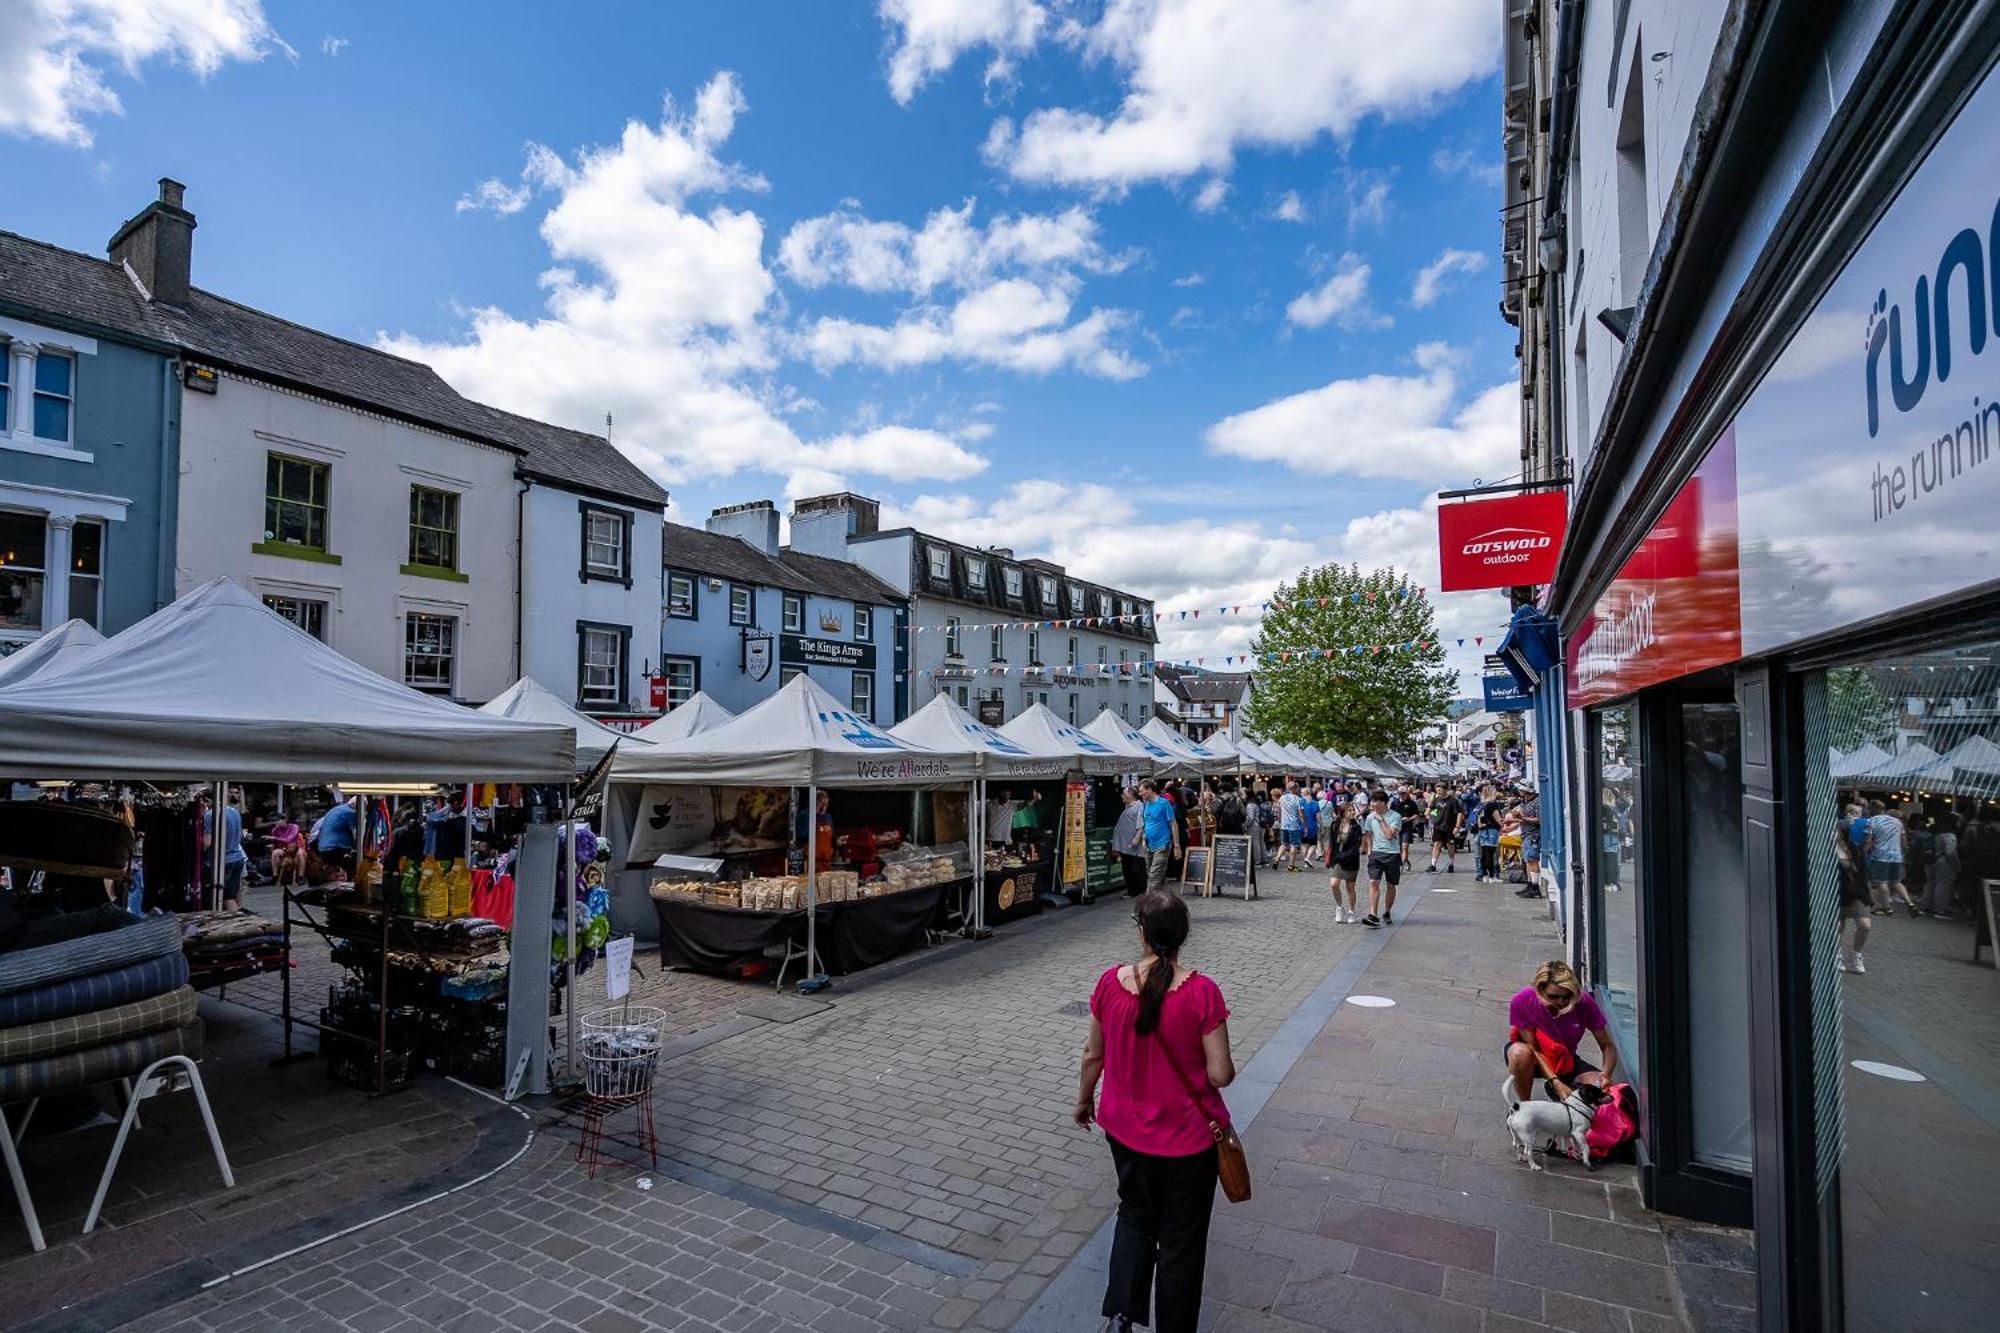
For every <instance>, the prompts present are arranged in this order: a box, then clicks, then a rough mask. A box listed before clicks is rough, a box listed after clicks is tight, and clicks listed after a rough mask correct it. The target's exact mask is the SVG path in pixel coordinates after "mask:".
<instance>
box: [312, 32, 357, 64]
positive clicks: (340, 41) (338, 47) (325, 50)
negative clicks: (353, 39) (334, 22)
mask: <svg viewBox="0 0 2000 1333" xmlns="http://www.w3.org/2000/svg"><path fill="white" fill-rule="evenodd" d="M349 45H350V43H349V42H348V40H347V38H345V37H335V36H334V35H333V34H332V33H328V34H327V35H326V36H324V37H322V38H320V39H319V49H320V54H322V55H326V56H330V57H332V58H333V59H335V60H338V59H340V53H341V52H342V51H345V50H346V49H347V48H348V46H349Z"/></svg>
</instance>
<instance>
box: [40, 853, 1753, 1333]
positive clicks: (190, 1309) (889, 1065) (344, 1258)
mask: <svg viewBox="0 0 2000 1333" xmlns="http://www.w3.org/2000/svg"><path fill="white" fill-rule="evenodd" d="M1324 883H1325V881H1324V879H1323V878H1322V877H1321V876H1319V875H1317V874H1296V875H1291V874H1276V875H1272V876H1267V882H1266V885H1265V889H1264V896H1263V897H1262V898H1261V899H1259V900H1257V901H1254V902H1244V901H1241V900H1223V899H1206V900H1197V901H1196V902H1194V903H1193V904H1192V908H1193V916H1194V923H1195V924H1194V934H1193V936H1192V938H1191V940H1190V943H1189V946H1188V950H1187V957H1188V959H1189V960H1190V961H1191V963H1192V964H1193V965H1194V966H1196V967H1198V968H1200V969H1201V970H1203V971H1204V972H1207V973H1209V974H1210V975H1212V976H1213V977H1215V978H1216V979H1217V981H1218V982H1219V983H1220V984H1221V986H1222V988H1223V990H1224V993H1225V995H1226V996H1227V998H1228V1000H1229V1003H1230V1006H1231V1010H1232V1016H1231V1032H1232V1036H1233V1037H1234V1040H1235V1044H1236V1048H1237V1058H1238V1063H1239V1066H1240V1067H1241V1069H1242V1074H1241V1076H1240V1077H1239V1080H1238V1084H1237V1086H1236V1088H1234V1089H1232V1090H1231V1093H1230V1098H1231V1101H1232V1105H1234V1106H1236V1107H1237V1111H1236V1114H1237V1115H1238V1118H1239V1120H1241V1119H1243V1118H1245V1117H1246V1116H1249V1117H1251V1118H1250V1119H1249V1128H1248V1131H1247V1133H1246V1135H1245V1137H1246V1141H1247V1144H1248V1149H1249V1153H1250V1158H1251V1161H1252V1163H1253V1165H1254V1167H1255V1170H1256V1172H1257V1194H1256V1197H1255V1198H1254V1199H1253V1200H1252V1201H1251V1202H1249V1203H1247V1204H1243V1205H1231V1204H1228V1203H1227V1202H1223V1201H1220V1200H1218V1203H1217V1205H1216V1207H1217V1217H1216V1223H1215V1230H1214V1234H1213V1237H1212V1244H1211V1253H1210V1262H1209V1279H1208V1298H1209V1299H1208V1306H1209V1308H1208V1309H1207V1310H1206V1311H1205V1312H1204V1314H1205V1318H1204V1326H1205V1327H1212V1328H1215V1329H1218V1330H1222V1329H1303V1328H1341V1329H1387V1328H1403V1327H1423V1328H1425V1329H1436V1330H1445V1329H1480V1328H1486V1329H1495V1330H1498V1329H1511V1328H1520V1327H1528V1326H1534V1325H1537V1324H1546V1325H1547V1326H1550V1327H1557V1328H1567V1329H1576V1330H1585V1329H1590V1330H1596V1329H1618V1330H1631V1333H1640V1331H1641V1330H1653V1329H1662V1328H1672V1327H1695V1328H1730V1327H1748V1326H1750V1322H1751V1315H1750V1313H1749V1311H1748V1309H1747V1308H1746V1307H1747V1306H1748V1305H1749V1304H1750V1277H1749V1274H1748V1272H1747V1269H1748V1266H1749V1265H1748V1260H1747V1255H1748V1246H1747V1243H1746V1242H1744V1241H1742V1240H1741V1239H1740V1238H1738V1237H1736V1236H1734V1235H1732V1234H1729V1233H1720V1232H1714V1231H1712V1230H1708V1229H1699V1228H1685V1229H1676V1230H1666V1229H1663V1228H1662V1227H1661V1226H1660V1225H1658V1223H1657V1222H1656V1221H1655V1220H1654V1219H1653V1218H1652V1217H1651V1216H1650V1215H1648V1214H1646V1213H1644V1212H1643V1211H1642V1210H1641V1209H1640V1207H1639V1205H1638V1198H1637V1193H1636V1190H1635V1188H1634V1186H1633V1182H1632V1175H1631V1171H1630V1169H1629V1168H1618V1169H1608V1170H1605V1171H1602V1172H1599V1173H1597V1174H1595V1175H1589V1176H1586V1175H1584V1174H1583V1173H1582V1172H1581V1171H1580V1170H1579V1169H1578V1168H1576V1167H1574V1166H1573V1165H1571V1164H1569V1163H1567V1162H1561V1161H1557V1162H1552V1163H1551V1164H1550V1165H1549V1169H1548V1171H1547V1173H1546V1174H1543V1175H1531V1174H1530V1173H1529V1172H1528V1171H1527V1170H1526V1168H1524V1167H1521V1166H1518V1165H1516V1164H1514V1163H1513V1162H1512V1161H1511V1160H1510V1157H1509V1148H1508V1145H1507V1138H1506V1132H1505V1129H1504V1126H1503V1124H1502V1108H1501V1104H1500V1098H1499V1093H1498V1088H1499V1083H1500V1078H1501V1071H1500V1068H1499V1062H1498V1058H1497V1045H1498V1042H1499V1040H1500V1037H1501V1031H1502V1025H1503V1021H1504V1020H1503V1016H1502V1013H1503V1006H1504V1003H1505V999H1506V996H1507V995H1508V994H1510V993H1511V992H1512V990H1514V989H1515V988H1517V987H1518V985H1519V984H1520V983H1521V980H1522V979H1523V978H1525V977H1526V975H1527V974H1528V972H1529V971H1530V970H1531V969H1532V965H1533V963H1534V962H1535V961H1537V960H1539V959H1540V958H1542V957H1544V956H1545V955H1547V954H1549V953H1551V952H1554V950H1555V943H1554V932H1553V928H1552V927H1551V926H1550V924H1549V923H1548V921H1547V918H1546V913H1545V912H1544V910H1543V909H1542V907H1541V905H1540V904H1539V903H1525V902H1523V901H1522V900H1520V899H1517V898H1515V897H1514V896H1513V895H1512V893H1511V891H1510V890H1508V889H1505V888H1502V887H1500V886H1479V885H1475V884H1473V883H1472V877H1471V876H1470V875H1457V876H1444V875H1439V876H1435V877H1430V876H1417V877H1414V878H1413V881H1412V883H1411V884H1410V885H1409V886H1408V889H1407V891H1406V895H1405V900H1406V902H1414V906H1413V907H1411V908H1407V909H1406V910H1405V912H1404V913H1399V917H1398V924H1397V925H1396V926H1395V927H1394V928H1393V929H1391V930H1387V931H1383V932H1370V931H1367V930H1365V929H1363V928H1361V927H1358V926H1355V927H1334V926H1332V925H1331V924H1329V922H1330V915H1331V914H1330V910H1329V908H1328V905H1327V903H1326V900H1325V896H1324V894H1325V891H1324ZM1437 887H1443V888H1447V889H1450V890H1451V892H1450V893H1448V894H1446V893H1437V892H1431V891H1428V890H1431V889H1435V888H1437ZM1134 951H1135V942H1134V932H1133V930H1132V926H1131V923H1130V917H1129V914H1128V913H1127V911H1126V910H1125V907H1124V904H1123V901H1122V900H1117V901H1110V902H1104V903H1100V904H1098V905H1096V906H1094V907H1091V908H1088V909H1078V910H1069V911H1061V912H1052V913H1048V914H1046V915H1044V916H1042V917H1041V918H1039V919H1036V920H1033V921H1030V922H1027V923H1023V924H1020V925H1016V926H1011V927H1008V928H1006V929H1004V930H1002V931H1000V932H999V933H997V934H996V935H995V936H994V938H993V939H992V940H991V941H988V942H984V943H979V944H969V943H952V944H950V945H947V946H943V947H940V948H937V949H934V950H931V951H929V952H926V953H923V954H920V955H918V956H917V957H915V958H914V959H911V960H907V961H905V962H903V963H900V964H897V965H893V966H890V967H887V968H883V969H879V970H877V971H876V972H873V973H870V974H866V975H864V976H863V977H858V978H855V979H854V980H853V981H851V982H843V983H842V984H840V985H839V986H838V987H837V988H836V989H835V990H833V991H832V992H830V993H829V994H828V995H827V996H826V997H824V999H825V1000H826V1001H828V1002H826V1003H821V1002H820V1001H818V1000H808V999H800V998H797V997H791V996H776V995H774V993H773V992H772V991H771V990H770V989H769V988H768V987H767V986H755V985H751V984H748V983H738V982H729V981H723V980H719V979H714V978H707V977H697V976H686V975H673V976H671V977H668V978H665V979H661V978H657V977H655V978H652V979H651V980H652V985H653V991H654V993H656V994H657V995H658V996H659V997H661V998H662V999H665V1000H666V1001H668V1002H669V1003H673V1004H680V1005H685V1006H686V1007H687V1008H688V1009H689V1010H690V1011H691V1012H698V1013H701V1014H704V1015H714V1014H717V1013H722V1012H724V1011H725V1007H730V1008H733V1010H734V1012H733V1013H730V1014H729V1016H727V1017H722V1018H719V1019H712V1021H710V1022H708V1023H707V1024H706V1026H703V1027H700V1028H697V1029H695V1030H694V1031H692V1032H690V1033H688V1034H687V1035H684V1036H683V1037H682V1038H681V1039H680V1041H679V1044H678V1045H677V1046H676V1047H675V1048H674V1050H675V1051H677V1052H678V1054H677V1055H675V1056H674V1057H673V1058H671V1059H670V1061H669V1062H668V1063H667V1064H665V1065H663V1067H662V1068H661V1070H660V1074H659V1080H658V1091H657V1098H656V1104H657V1110H658V1123H659V1129H660V1140H661V1144H660V1146H661V1154H662V1155H661V1159H660V1163H659V1166H658V1169H642V1168H639V1167H635V1166H616V1165H613V1166H607V1167H603V1168H600V1170H599V1171H598V1174H597V1176H596V1178H595V1179H591V1178H589V1177H588V1176H587V1175H586V1173H585V1171H584V1170H583V1168H582V1167H580V1166H578V1165H577V1164H576V1162H575V1160H574V1155H575V1142H576V1130H575V1127H574V1125H573V1124H571V1123H570V1122H569V1121H568V1120H567V1119H566V1118H565V1112H564V1108H563V1107H561V1106H560V1105H556V1104H551V1105H547V1106H541V1107H537V1108H534V1109H533V1110H532V1112H523V1114H522V1116H521V1125H520V1138H521V1139H522V1140H523V1141H526V1140H527V1138H528V1131H529V1128H530V1124H529V1121H530V1115H531V1114H532V1117H533V1119H534V1122H535V1132H534V1135H533V1140H532V1143H530V1144H529V1145H528V1147H527V1148H526V1150H525V1152H522V1153H521V1155H520V1156H519V1157H518V1158H517V1159H515V1160H513V1161H511V1162H509V1163H506V1164H504V1165H502V1166H501V1167H500V1168H499V1169H498V1170H497V1171H494V1172H493V1173H492V1174H490V1175H488V1176H486V1177H485V1178H484V1179H479V1180H477V1181H476V1182H474V1183H471V1184H468V1185H464V1186H463V1187H462V1188H460V1189H458V1190H457V1192H455V1193H450V1194H447V1195H445V1196H444V1197H442V1198H438V1199H436V1200H434V1201H431V1202H428V1203H420V1204H419V1205H417V1206H415V1207H411V1208H408V1209H407V1210H406V1211H403V1212H401V1213H399V1214H398V1215H395V1216H393V1217H390V1218H388V1219H387V1220H383V1221H379V1222H375V1223H372V1224H369V1225H362V1226H359V1227H358V1229H355V1230H352V1231H351V1232H349V1233H348V1234H345V1235H342V1236H340V1237H339V1238H338V1239H334V1240H331V1241H329V1242H327V1243H324V1244H320V1245H317V1246H315V1247H313V1248H310V1249H307V1250H304V1251H303V1252H301V1253H298V1254H295V1255H292V1256H291V1257H287V1258H283V1259H280V1260H278V1261H277V1262H274V1263H268V1264H265V1265H264V1266H262V1267H256V1268H254V1269H251V1271H247V1272H241V1273H240V1275H239V1276H235V1277H233V1278H231V1279H229V1280H226V1281H222V1282H220V1283H218V1284H217V1285H214V1286H212V1287H210V1288H209V1289H207V1290H205V1291H202V1292H201V1293H200V1294H197V1295H194V1296H192V1297H191V1298H188V1299H182V1300H179V1301H178V1303H176V1304H171V1305H168V1306H166V1307H165V1308H162V1309H158V1310H157V1311H155V1312H153V1313H150V1314H144V1315H142V1316H141V1317H140V1318H138V1319H137V1320H135V1321H134V1322H132V1323H131V1324H129V1325H128V1326H129V1327H132V1328H135V1329H147V1330H165V1329H173V1330H176V1331H177V1333H180V1331H186V1333H193V1331H195V1330H225V1329H228V1330H235V1329H242V1330H249V1329H265V1328H285V1329H299V1330H357V1331H358V1330H388V1329H404V1330H414V1329H427V1328H445V1329H509V1328H519V1329H538V1328H578V1329H585V1330H589V1331H590V1333H622V1331H624V1330H636V1329H641V1328H672V1329H692V1330H701V1329H726V1330H755V1331H757V1333H762V1331H763V1330H775V1329H792V1328H810V1329H823V1330H849V1329H851V1330H863V1329H879V1328H905V1329H921V1328H962V1327H976V1328H992V1329H1007V1328H1016V1327H1019V1328H1029V1329H1044V1328H1046V1329H1069V1328H1089V1327H1095V1324H1096V1302H1097V1300H1098V1298H1099V1295H1100V1293H1101V1282H1102V1273H1103V1257H1102V1256H1103V1251H1104V1249H1105V1246H1106V1241H1107V1234H1106V1231H1105V1228H1106V1224H1107V1219H1109V1218H1110V1216H1111V1213H1112V1209H1113V1206H1114V1203H1115V1197H1114V1192H1113V1188H1112V1183H1111V1171H1110V1160H1109V1156H1108V1154H1107V1153H1106V1152H1105V1149H1104V1144H1103V1140H1102V1138H1101V1136H1100V1135H1097V1134H1094V1133H1093V1134H1085V1133H1083V1132H1081V1131H1078V1130H1077V1129H1075V1128H1074V1127H1072V1126H1071V1125H1070V1124H1069V1122H1068V1118H1067V1117H1068V1109H1069V1106H1070V1103H1071V1101H1072V1099H1073V1096H1074V1090H1075V1070H1076V1058H1077V1053H1078V1050H1079V1048H1080V1045H1081V1040H1082V1035H1083V1027H1084V1020H1083V1018H1082V1016H1081V1015H1082V1013H1083V1009H1082V1005H1081V1002H1082V1001H1083V1000H1084V998H1085V997H1086V996H1087V995H1088V993H1089V990H1090V987H1091V985H1092V983H1093V982H1094V980H1095V978H1096V976H1097V974H1098V973H1099V972H1100V971H1101V970H1102V969H1103V968H1104V967H1107V966H1109V965H1111V964H1112V963H1114V962H1118V961H1121V960H1124V959H1127V958H1129V957H1130V956H1131V955H1132V954H1133V953H1134ZM1350 994H1355V995H1359V994H1374V995H1380V996H1383V997H1385V998H1389V999H1393V1000H1394V1001H1395V1005H1394V1006H1393V1007H1386V1008H1363V1007H1360V1006H1357V1005H1354V1004H1348V1003H1343V1002H1342V1000H1343V998H1344V997H1345V996H1347V995H1350ZM1288 1020H1289V1021H1288ZM683 1026H685V1025H683ZM466 1095H467V1096H470V1095H471V1094H469V1093H468V1094H466ZM618 1150H619V1151H621V1152H628V1153H629V1152H630V1151H631V1147H630V1144H629V1143H627V1144H624V1145H621V1146H620V1147H619V1149H618ZM247 1267H249V1265H247V1264H243V1265H239V1268H247ZM30 1326H31V1327H37V1328H62V1327H85V1326H101V1325H86V1324H82V1323H78V1322H76V1321H75V1320H70V1321H69V1322H67V1323H65V1317H64V1316H62V1315H54V1316H49V1317H47V1318H44V1319H42V1320H39V1321H37V1322H36V1323H35V1324H33V1325H30Z"/></svg>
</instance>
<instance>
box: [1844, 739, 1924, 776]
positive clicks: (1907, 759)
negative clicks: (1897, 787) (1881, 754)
mask: <svg viewBox="0 0 2000 1333" xmlns="http://www.w3.org/2000/svg"><path fill="white" fill-rule="evenodd" d="M1939 757H1940V756H1939V755H1938V752H1937V751H1936V750H1933V749H1932V748H1931V747H1930V746H1928V745H1925V744H1924V743H1923V742H1922V741H1918V742H1917V743H1916V744H1915V745H1912V746H1910V747H1909V748H1907V749H1905V750H1901V751H1899V752H1898V753H1896V754H1894V755H1892V756H1890V757H1889V759H1888V760H1886V761H1885V762H1883V763H1880V764H1877V765H1875V767H1873V768H1871V769H1869V770H1868V771H1867V772H1866V773H1862V774H1859V775H1858V777H1859V780H1860V781H1862V782H1867V783H1874V784H1877V785H1879V784H1881V783H1884V782H1891V783H1897V784H1901V783H1904V782H1907V781H1909V780H1910V779H1912V778H1915V777H1916V776H1917V775H1918V774H1920V773H1924V772H1927V771H1929V770H1930V769H1933V768H1934V767H1936V765H1937V762H1938V759H1939Z"/></svg>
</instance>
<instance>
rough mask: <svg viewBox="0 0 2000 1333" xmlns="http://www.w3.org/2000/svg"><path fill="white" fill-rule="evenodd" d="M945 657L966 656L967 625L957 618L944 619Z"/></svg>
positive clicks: (948, 617) (947, 617)
mask: <svg viewBox="0 0 2000 1333" xmlns="http://www.w3.org/2000/svg"><path fill="white" fill-rule="evenodd" d="M944 655H945V656H946V657H961V658H962V657H964V656H965V624H964V622H963V621H961V620H960V619H959V618H958V617H957V616H946V617H945V618H944Z"/></svg>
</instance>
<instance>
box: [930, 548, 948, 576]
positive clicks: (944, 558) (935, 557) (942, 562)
mask: <svg viewBox="0 0 2000 1333" xmlns="http://www.w3.org/2000/svg"><path fill="white" fill-rule="evenodd" d="M924 560H925V562H926V563H925V568H926V569H927V570H928V571H929V573H930V577H931V579H932V581H933V582H937V583H949V582H951V551H950V549H949V548H947V547H943V546H926V547H924Z"/></svg>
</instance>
